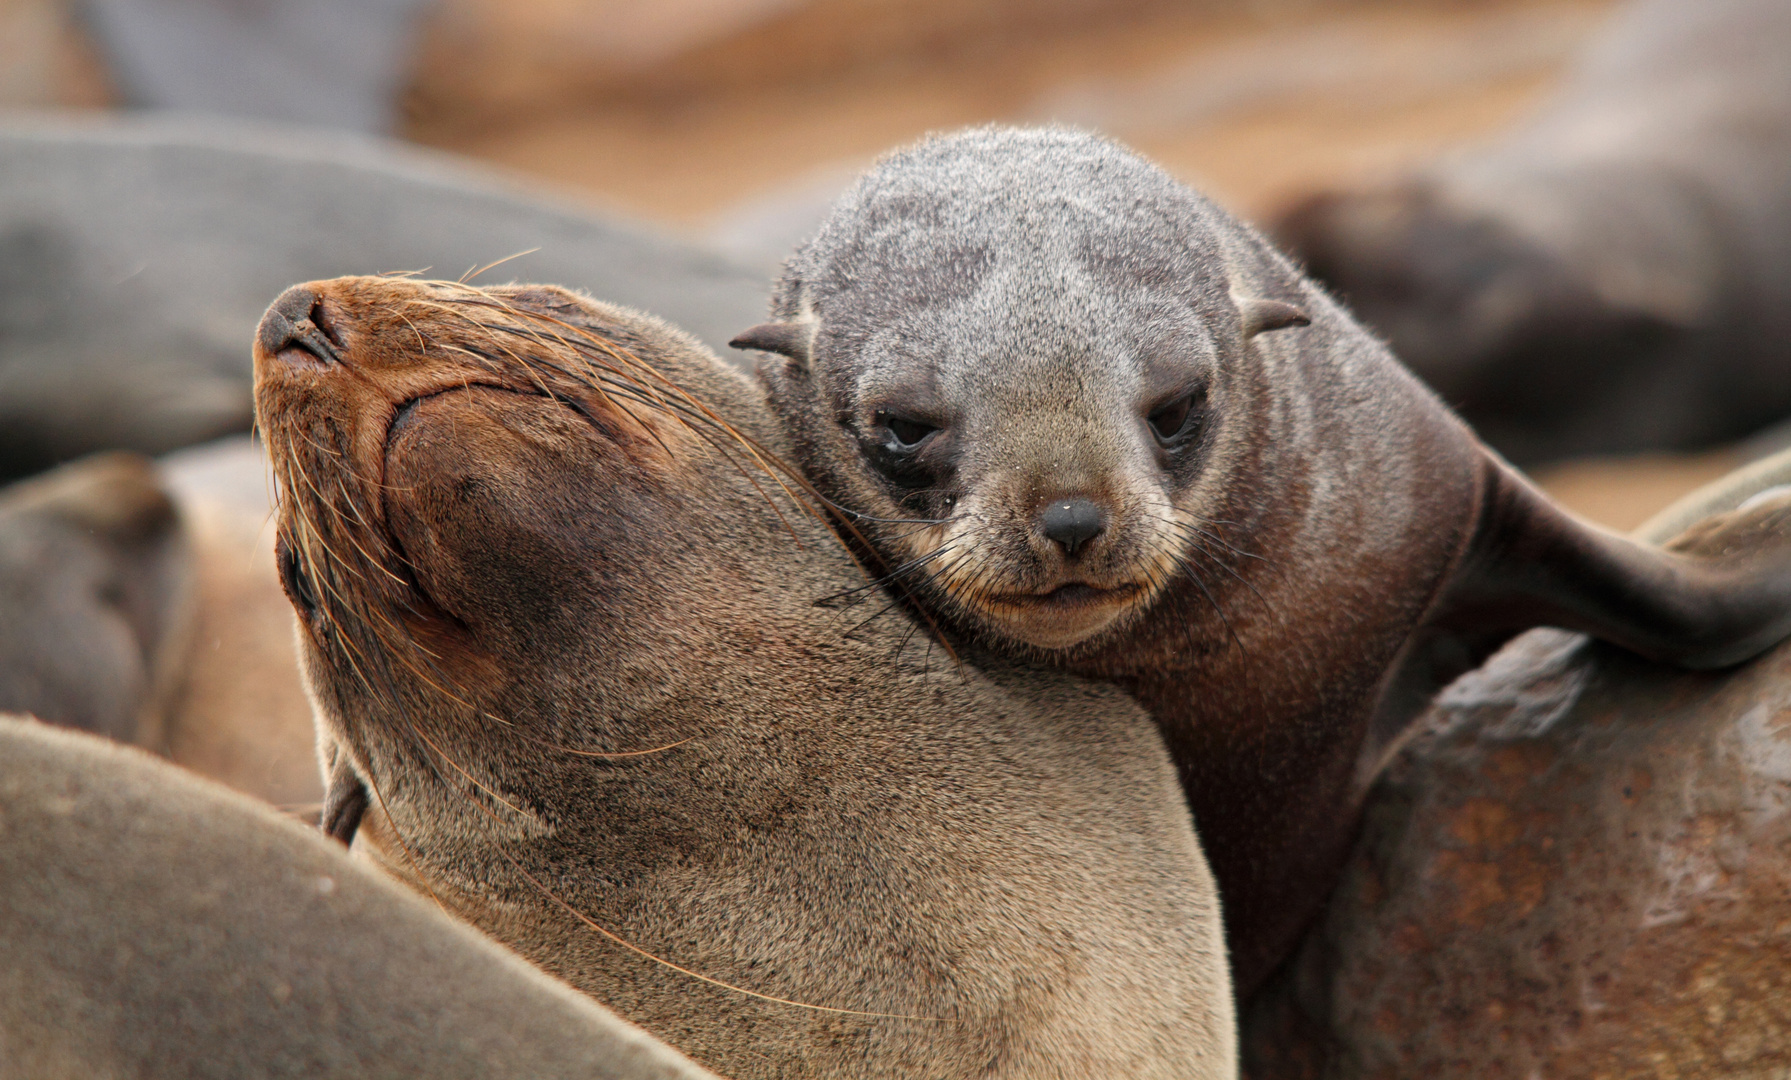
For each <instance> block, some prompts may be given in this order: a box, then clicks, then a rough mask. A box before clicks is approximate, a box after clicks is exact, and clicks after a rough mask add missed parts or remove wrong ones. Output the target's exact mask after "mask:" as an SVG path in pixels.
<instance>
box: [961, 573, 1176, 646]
mask: <svg viewBox="0 0 1791 1080" xmlns="http://www.w3.org/2000/svg"><path fill="white" fill-rule="evenodd" d="M1147 595H1148V590H1147V589H1146V588H1145V587H1144V586H1142V585H1139V584H1136V583H1132V582H1127V583H1123V584H1119V585H1111V586H1103V585H1095V584H1091V583H1089V582H1086V581H1069V582H1062V583H1057V584H1053V585H1052V586H1051V587H1049V588H1047V589H1045V590H1042V591H1036V592H995V593H986V594H983V595H981V596H978V597H975V598H971V599H970V603H969V604H968V605H967V606H970V607H972V608H973V609H974V610H975V611H976V612H977V613H978V614H979V615H980V616H981V617H982V618H984V619H986V620H988V621H990V622H993V623H995V624H996V625H998V626H1000V627H1002V628H1003V630H1005V632H1007V633H1009V634H1012V635H1013V636H1014V637H1016V638H1019V639H1020V640H1022V641H1025V642H1026V643H1028V644H1030V645H1033V646H1036V647H1038V648H1041V649H1063V648H1068V647H1069V646H1072V645H1075V644H1077V643H1079V642H1082V641H1086V640H1087V639H1088V638H1091V637H1093V636H1094V635H1096V634H1098V633H1100V632H1101V631H1102V630H1105V629H1107V628H1108V627H1109V626H1111V625H1113V624H1114V623H1115V622H1116V621H1118V620H1119V619H1121V618H1123V617H1124V616H1125V614H1126V613H1127V612H1128V611H1131V610H1133V609H1134V608H1135V607H1137V606H1138V604H1139V603H1140V601H1141V600H1143V599H1144V598H1145V597H1146V596H1147Z"/></svg>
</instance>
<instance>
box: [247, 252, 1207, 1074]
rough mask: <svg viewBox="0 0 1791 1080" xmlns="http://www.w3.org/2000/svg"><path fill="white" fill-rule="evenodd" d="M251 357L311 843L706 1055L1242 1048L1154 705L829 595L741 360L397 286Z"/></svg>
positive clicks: (280, 335)
mask: <svg viewBox="0 0 1791 1080" xmlns="http://www.w3.org/2000/svg"><path fill="white" fill-rule="evenodd" d="M256 367H257V400H258V407H259V413H260V421H261V426H262V430H263V432H264V433H265V435H266V438H267V443H268V448H269V452H270V455H271V457H272V459H273V461H274V467H275V471H276V473H277V474H278V477H279V481H280V486H281V490H282V493H283V499H282V503H281V508H280V515H279V526H278V528H279V534H280V551H281V556H280V565H281V568H282V573H283V575H284V578H285V581H286V584H287V589H288V592H289V594H290V596H291V598H292V600H293V604H294V607H295V608H296V609H297V612H298V616H299V620H298V621H299V637H300V642H301V649H302V651H303V654H304V657H305V666H306V670H307V673H308V677H309V679H310V682H311V685H312V689H313V691H314V693H315V697H316V701H317V705H318V712H319V722H320V724H321V728H322V742H323V745H324V746H325V747H326V750H325V756H326V759H327V760H326V765H327V768H328V770H329V772H330V775H331V779H332V782H331V795H330V798H329V800H328V801H327V802H326V804H325V811H324V816H325V822H324V824H325V826H326V828H328V829H329V830H330V831H331V832H333V833H335V834H336V835H338V836H342V837H345V838H346V837H352V836H354V835H355V833H356V831H357V823H360V824H359V829H358V831H359V834H360V835H361V836H363V837H365V838H366V839H367V840H368V841H369V843H368V847H369V849H370V852H371V854H372V855H373V857H374V858H375V859H376V860H378V861H379V862H380V863H381V864H383V865H384V866H386V867H387V868H388V869H390V870H391V871H392V872H393V873H395V874H397V875H398V876H400V877H402V878H404V879H406V880H408V881H410V882H412V883H413V884H415V885H416V886H417V887H418V888H419V889H421V890H424V891H427V892H429V893H431V894H432V895H434V896H435V897H436V898H438V899H439V900H440V901H441V902H442V903H444V904H445V905H447V906H448V907H450V908H451V909H453V910H455V911H457V912H459V913H461V914H463V915H464V916H465V917H467V918H468V919H469V920H471V921H472V922H474V923H475V924H477V925H479V926H481V927H483V928H484V929H486V930H488V931H490V932H491V933H492V934H494V935H495V936H496V937H498V938H500V939H501V940H503V941H505V942H507V943H509V944H510V945H512V946H513V947H515V948H516V949H517V950H518V951H520V952H521V953H522V954H523V955H524V956H526V957H528V958H530V959H532V960H533V961H535V962H536V963H538V964H540V965H542V966H543V967H545V968H547V969H548V970H549V971H551V972H553V973H555V974H557V975H559V976H561V977H563V978H565V979H566V980H568V981H569V982H571V983H572V984H573V985H575V986H577V987H579V988H581V989H583V990H585V991H587V992H589V993H591V994H592V995H593V996H595V997H596V998H597V999H598V1000H600V1001H602V1002H603V1003H605V1004H607V1005H609V1006H610V1007H612V1008H614V1009H616V1010H617V1011H618V1012H620V1013H621V1014H623V1015H624V1016H626V1017H628V1018H630V1019H633V1020H635V1021H636V1022H638V1023H640V1024H642V1025H643V1026H645V1027H646V1028H648V1029H649V1030H650V1031H653V1032H654V1033H656V1034H658V1035H660V1036H661V1037H663V1038H665V1039H666V1040H667V1041H669V1042H670V1043H672V1044H673V1045H675V1046H677V1047H679V1048H680V1049H682V1050H684V1051H686V1052H688V1053H690V1054H692V1055H693V1056H695V1057H697V1058H698V1059H700V1060H702V1061H704V1062H705V1063H707V1064H710V1065H711V1066H713V1067H715V1068H717V1069H718V1070H720V1071H722V1072H724V1073H726V1074H728V1075H732V1076H737V1077H752V1076H774V1075H775V1076H787V1075H804V1076H817V1077H826V1076H848V1075H849V1076H930V1077H952V1076H963V1077H969V1076H979V1077H981V1076H991V1075H993V1076H1004V1077H1005V1076H1013V1077H1020V1076H1064V1075H1075V1076H1121V1075H1124V1076H1188V1075H1195V1076H1230V1075H1234V1070H1235V1066H1234V1064H1233V1061H1232V1058H1233V1053H1234V1049H1233V1047H1234V1042H1233V1033H1232V1012H1231V1004H1230V996H1229V985H1228V983H1227V977H1226V971H1225V961H1224V953H1223V945H1222V943H1221V934H1220V930H1219V920H1218V912H1217V910H1216V904H1215V897H1214V895H1213V888H1212V883H1211V879H1210V877H1209V876H1208V873H1207V871H1206V868H1205V865H1204V863H1203V861H1202V859H1201V855H1200V851H1199V848H1198V846H1197V844H1196V842H1195V838H1194V834H1193V831H1192V828H1191V826H1190V823H1189V821H1188V815H1187V812H1186V809H1185V805H1184V803H1183V802H1182V799H1181V795H1180V791H1179V789H1178V788H1177V786H1176V783H1175V777H1174V774H1173V771H1172V769H1171V767H1170V765H1169V762H1168V758H1167V755H1166V754H1165V752H1164V749H1163V746H1162V742H1161V739H1160V737H1159V736H1158V735H1157V733H1156V732H1155V730H1154V729H1153V727H1152V726H1151V724H1150V722H1149V720H1148V718H1147V717H1145V716H1144V715H1143V714H1142V713H1141V712H1140V711H1138V710H1137V709H1136V708H1135V707H1134V706H1133V705H1132V704H1131V703H1130V702H1129V701H1127V700H1126V699H1125V697H1124V696H1123V695H1121V694H1119V693H1117V692H1116V691H1114V690H1111V689H1108V688H1103V687H1101V686H1099V685H1095V684H1085V683H1082V682H1079V681H1077V680H1074V679H1071V678H1069V677H1066V676H1063V675H1058V674H1053V673H1050V672H1047V671H1025V670H1023V669H1016V668H1011V667H1008V666H1004V665H999V664H997V665H993V666H990V667H988V668H986V669H984V670H978V669H976V668H973V667H970V666H967V665H959V664H954V663H953V661H952V659H951V658H950V657H949V656H948V655H947V654H945V653H943V652H942V651H940V650H938V649H929V648H928V647H926V644H925V638H924V635H921V636H920V637H919V639H918V640H919V644H911V643H913V642H915V640H916V635H917V627H916V625H915V624H914V623H913V622H911V621H909V620H908V619H907V618H905V617H902V616H901V615H900V613H891V615H890V616H889V617H886V618H882V619H874V620H871V621H868V622H867V621H865V620H864V619H863V618H861V617H857V616H852V617H847V616H845V615H842V613H840V612H839V611H838V610H837V609H835V608H831V607H826V606H817V603H816V601H817V600H819V599H821V598H824V597H828V596H830V595H837V594H840V593H843V592H848V591H850V590H852V589H854V588H857V587H860V586H862V585H863V581H862V577H861V573H860V571H859V570H858V568H857V566H856V565H855V564H854V563H853V562H852V560H851V559H850V557H849V556H848V554H847V553H846V552H845V551H844V550H843V549H842V548H841V547H840V545H839V544H838V542H837V541H836V540H835V538H834V537H833V536H832V534H831V533H830V532H829V531H828V530H827V528H826V527H825V526H824V524H823V523H822V522H821V521H820V520H819V518H818V517H817V516H816V515H815V514H814V513H813V508H812V507H810V506H807V505H805V504H804V502H803V501H801V500H798V499H794V498H792V497H790V496H789V495H788V494H786V491H787V490H789V489H794V488H795V486H796V485H795V481H794V480H792V479H791V478H790V477H788V476H786V475H785V474H784V473H783V472H782V471H780V470H779V469H778V468H777V467H776V465H775V454H776V451H777V449H778V446H779V440H778V439H777V437H776V436H775V434H774V431H773V427H774V425H773V424H772V422H771V418H770V417H769V414H768V413H767V411H766V410H765V408H764V405H763V403H762V398H761V397H760V396H759V394H758V392H757V391H756V390H755V389H754V388H753V387H752V385H751V384H750V383H749V382H748V381H747V380H746V379H745V378H744V377H743V376H741V375H738V374H735V373H733V372H731V371H729V370H728V369H727V368H725V366H724V365H723V364H722V363H721V362H720V361H719V360H717V359H716V358H715V357H714V356H712V355H710V354H708V353H707V352H705V351H703V350H702V349H701V348H700V347H699V346H697V345H696V344H695V343H694V342H693V341H692V340H691V339H690V338H688V337H686V336H684V335H682V334H680V333H678V332H676V331H673V330H671V329H669V328H668V327H666V326H665V325H664V324H661V323H659V322H657V321H655V320H653V319H650V318H647V317H645V316H642V315H639V314H635V313H633V312H629V311H626V310H623V309H619V308H614V307H609V306H606V305H602V304H598V303H594V302H592V301H590V300H587V299H584V298H582V297H579V296H576V295H573V294H570V293H566V292H563V291H560V290H555V289H547V288H533V287H530V288H516V287H511V288H502V289H493V290H487V291H480V290H474V289H471V288H467V287H464V286H457V285H451V284H432V283H421V282H414V281H409V280H393V279H383V278H353V279H343V280H338V281H333V282H320V283H313V284H311V285H306V286H302V287H299V288H296V289H293V290H291V291H289V292H287V293H286V294H285V295H283V296H282V297H281V298H280V299H279V300H277V301H276V302H275V303H274V305H273V307H272V308H270V309H269V312H268V314H267V316H266V318H265V320H264V321H263V323H262V326H261V331H260V336H259V339H258V341H257V347H256ZM904 646H909V647H907V648H904Z"/></svg>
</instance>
